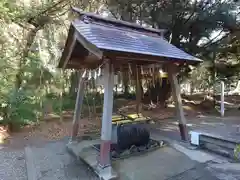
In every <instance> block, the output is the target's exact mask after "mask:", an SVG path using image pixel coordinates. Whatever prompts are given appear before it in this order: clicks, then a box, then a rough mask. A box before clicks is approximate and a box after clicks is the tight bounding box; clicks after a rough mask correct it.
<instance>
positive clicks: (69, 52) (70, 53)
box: [62, 32, 77, 69]
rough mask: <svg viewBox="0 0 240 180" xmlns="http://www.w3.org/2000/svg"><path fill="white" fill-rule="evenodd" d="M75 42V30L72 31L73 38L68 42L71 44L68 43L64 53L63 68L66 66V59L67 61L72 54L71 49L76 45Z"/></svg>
mask: <svg viewBox="0 0 240 180" xmlns="http://www.w3.org/2000/svg"><path fill="white" fill-rule="evenodd" d="M76 42H77V38H76V34H75V32H74V33H73V39H72V41H71V42H70V43H71V44H70V45H69V50H68V51H66V52H67V55H66V59H65V61H64V62H63V66H62V69H65V68H66V66H67V64H68V61H69V59H70V57H71V55H72V52H73V49H74V47H75V45H76Z"/></svg>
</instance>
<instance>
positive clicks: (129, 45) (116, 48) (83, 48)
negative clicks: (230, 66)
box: [58, 8, 201, 179]
mask: <svg viewBox="0 0 240 180" xmlns="http://www.w3.org/2000/svg"><path fill="white" fill-rule="evenodd" d="M73 10H74V11H75V12H76V13H78V15H79V18H77V19H76V20H74V21H73V22H72V23H71V25H70V29H69V34H68V38H67V41H66V45H65V48H64V51H63V53H62V57H61V59H60V62H59V66H58V67H59V68H63V69H67V68H70V69H78V70H79V69H96V68H98V67H102V68H103V73H104V74H103V76H104V105H103V116H102V129H101V147H100V154H99V159H98V160H97V164H94V163H93V164H90V166H93V167H94V169H97V170H96V171H97V172H98V175H99V176H100V177H101V178H103V179H111V178H112V177H114V176H115V175H114V174H113V173H112V168H111V159H110V155H109V154H110V145H111V136H112V109H113V88H114V84H113V76H114V73H115V72H118V71H120V70H121V71H124V70H125V71H127V70H128V65H129V63H130V64H131V65H132V66H133V67H134V71H135V76H138V71H139V66H140V65H141V66H144V65H149V64H162V65H164V66H165V67H166V69H167V72H168V78H169V81H170V83H171V87H172V93H173V97H174V100H175V103H176V112H177V118H178V120H179V129H180V133H181V137H182V139H183V140H186V139H187V130H186V119H185V117H184V113H183V108H182V101H181V96H180V87H179V84H178V81H177V78H176V75H177V73H178V69H179V68H178V66H179V65H181V64H186V63H187V64H196V63H199V62H201V60H199V59H198V58H195V57H193V56H191V55H189V54H187V53H185V52H184V51H182V50H180V49H178V48H177V47H175V46H173V45H171V44H170V43H168V42H167V41H166V40H165V39H164V37H163V33H164V30H157V29H153V28H146V27H142V26H140V25H137V24H133V23H129V22H124V21H120V20H115V19H106V18H103V17H101V16H99V15H96V14H92V13H82V12H80V11H79V10H78V9H77V8H73ZM83 81H84V78H83V77H82V78H80V81H79V87H78V94H77V100H76V106H75V113H74V119H73V127H72V137H71V143H74V142H75V140H76V136H77V133H78V127H79V123H80V114H81V105H82V101H83V91H84V83H83ZM137 87H138V85H137ZM137 89H138V88H137ZM137 94H138V93H137ZM137 101H141V98H140V97H139V96H138V95H137ZM82 146H84V145H82Z"/></svg>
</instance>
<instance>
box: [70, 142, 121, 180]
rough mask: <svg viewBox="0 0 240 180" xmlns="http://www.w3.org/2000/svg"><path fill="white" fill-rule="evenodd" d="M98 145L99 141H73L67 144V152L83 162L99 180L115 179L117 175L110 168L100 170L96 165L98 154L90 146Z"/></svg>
mask: <svg viewBox="0 0 240 180" xmlns="http://www.w3.org/2000/svg"><path fill="white" fill-rule="evenodd" d="M98 143H100V140H87V141H81V142H76V141H73V142H70V143H68V144H67V150H68V152H69V153H70V154H72V155H73V156H75V157H76V158H77V159H78V160H81V161H83V162H84V163H85V164H86V165H87V166H89V167H90V168H91V169H92V170H93V171H94V172H95V173H96V175H97V176H98V177H99V178H100V179H101V180H112V179H115V178H117V173H116V172H115V171H114V170H113V169H112V167H111V166H108V167H105V168H102V167H100V166H99V165H98V161H97V158H98V156H99V152H98V151H97V150H95V149H94V148H93V147H92V145H94V144H98Z"/></svg>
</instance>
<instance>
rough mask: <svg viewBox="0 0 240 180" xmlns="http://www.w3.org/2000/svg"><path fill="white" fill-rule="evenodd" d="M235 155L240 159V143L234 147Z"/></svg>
mask: <svg viewBox="0 0 240 180" xmlns="http://www.w3.org/2000/svg"><path fill="white" fill-rule="evenodd" d="M234 157H235V158H236V159H237V160H240V144H238V145H236V147H235V149H234Z"/></svg>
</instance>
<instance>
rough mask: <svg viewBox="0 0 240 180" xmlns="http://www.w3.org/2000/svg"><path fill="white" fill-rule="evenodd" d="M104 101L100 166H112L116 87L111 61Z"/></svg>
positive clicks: (106, 67) (105, 74) (105, 73)
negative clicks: (111, 153)
mask: <svg viewBox="0 0 240 180" xmlns="http://www.w3.org/2000/svg"><path fill="white" fill-rule="evenodd" d="M103 73H104V74H103V78H104V102H103V117H102V131H101V147H100V157H99V166H100V167H101V168H105V167H109V166H111V162H110V146H111V137H112V109H113V88H114V72H113V66H112V64H111V63H110V62H109V63H107V64H106V65H105V67H104V72H103Z"/></svg>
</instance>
